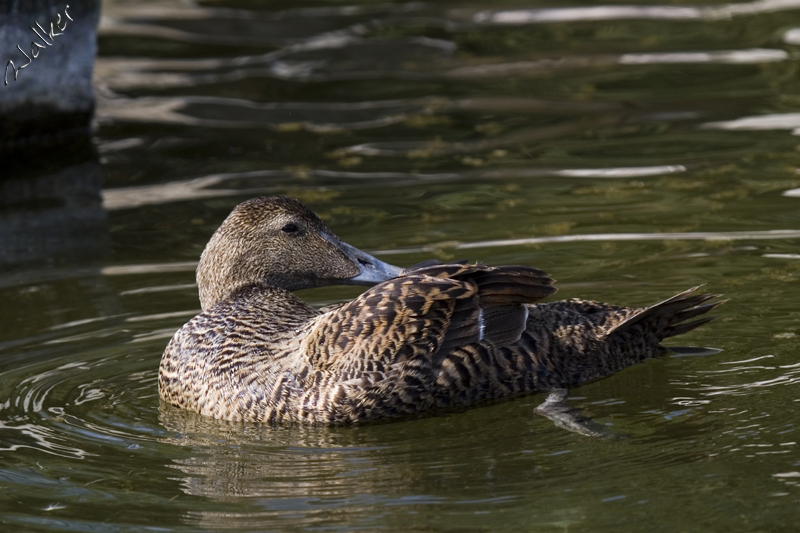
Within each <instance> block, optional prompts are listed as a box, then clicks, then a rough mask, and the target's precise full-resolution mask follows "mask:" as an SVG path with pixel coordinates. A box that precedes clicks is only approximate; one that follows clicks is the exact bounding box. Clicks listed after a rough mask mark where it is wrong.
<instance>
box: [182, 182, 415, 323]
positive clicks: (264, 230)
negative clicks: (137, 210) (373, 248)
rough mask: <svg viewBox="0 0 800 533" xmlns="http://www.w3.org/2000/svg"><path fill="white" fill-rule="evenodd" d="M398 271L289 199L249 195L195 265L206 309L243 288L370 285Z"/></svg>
mask: <svg viewBox="0 0 800 533" xmlns="http://www.w3.org/2000/svg"><path fill="white" fill-rule="evenodd" d="M400 273H401V269H400V268H398V267H395V266H392V265H389V264H387V263H384V262H383V261H379V260H378V259H375V258H374V257H372V256H371V255H369V254H367V253H364V252H362V251H361V250H359V249H357V248H354V247H352V246H350V245H349V244H346V243H343V242H342V241H340V240H339V238H338V237H337V236H336V235H334V233H333V232H332V231H331V230H330V228H328V226H326V225H325V223H324V222H322V220H320V219H319V217H317V215H315V214H314V213H313V212H312V211H311V210H310V209H308V208H307V207H306V206H304V205H303V204H302V203H300V202H299V201H297V200H295V199H293V198H285V197H281V196H274V197H270V198H254V199H252V200H248V201H246V202H243V203H241V204H239V205H238V206H236V208H235V209H234V210H233V212H232V213H231V214H230V215H228V218H226V219H225V221H224V222H223V223H222V225H221V226H220V227H219V229H218V230H217V231H216V232H215V233H214V235H213V236H212V237H211V240H210V241H209V243H208V244H207V245H206V248H205V250H203V255H202V256H201V257H200V264H199V265H198V266H197V285H198V286H199V288H200V304H201V305H202V307H203V310H204V311H206V310H208V309H210V308H211V307H212V306H214V305H215V304H216V303H218V302H220V301H222V300H224V299H225V298H227V297H228V296H230V295H231V294H233V293H234V292H235V291H237V290H238V289H241V288H242V287H245V286H248V285H252V284H254V283H266V284H267V285H270V286H272V287H278V288H281V289H285V290H288V291H294V290H298V289H310V288H312V287H320V286H323V285H333V284H348V285H375V284H376V283H380V282H381V281H386V280H388V279H391V278H393V277H395V276H397V275H399V274H400Z"/></svg>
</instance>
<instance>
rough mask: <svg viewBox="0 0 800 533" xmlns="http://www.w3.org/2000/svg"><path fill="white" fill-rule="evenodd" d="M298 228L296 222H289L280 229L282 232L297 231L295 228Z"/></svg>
mask: <svg viewBox="0 0 800 533" xmlns="http://www.w3.org/2000/svg"><path fill="white" fill-rule="evenodd" d="M299 229H300V228H298V227H297V224H295V223H293V222H290V223H288V224H286V225H285V226H284V227H282V228H281V231H282V232H284V233H297V230H299Z"/></svg>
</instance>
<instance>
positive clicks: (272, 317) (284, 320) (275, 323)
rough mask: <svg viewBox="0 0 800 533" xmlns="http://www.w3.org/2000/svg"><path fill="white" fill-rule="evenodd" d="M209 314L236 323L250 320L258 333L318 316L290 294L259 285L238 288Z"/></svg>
mask: <svg viewBox="0 0 800 533" xmlns="http://www.w3.org/2000/svg"><path fill="white" fill-rule="evenodd" d="M206 312H208V311H206ZM210 312H212V313H217V314H224V315H229V316H236V317H237V318H238V319H245V317H247V316H250V317H251V318H252V320H253V321H254V323H260V324H261V325H262V328H261V329H263V327H267V328H268V329H275V328H277V329H292V328H295V327H297V326H299V325H301V324H303V323H305V322H306V321H307V320H308V319H309V318H311V317H314V316H316V315H318V314H319V311H318V310H316V309H314V308H313V307H311V306H310V305H308V304H306V303H305V302H304V301H303V300H301V299H300V298H298V297H297V296H295V295H294V294H292V293H291V292H289V291H285V290H283V289H278V288H276V287H271V286H269V285H266V284H263V283H253V284H250V285H247V286H245V287H241V288H240V289H238V290H237V291H235V292H234V293H233V294H231V295H230V296H229V297H227V298H225V299H224V300H222V301H221V302H219V303H218V304H216V305H215V306H213V308H212V309H211V311H210ZM264 325H266V326H264Z"/></svg>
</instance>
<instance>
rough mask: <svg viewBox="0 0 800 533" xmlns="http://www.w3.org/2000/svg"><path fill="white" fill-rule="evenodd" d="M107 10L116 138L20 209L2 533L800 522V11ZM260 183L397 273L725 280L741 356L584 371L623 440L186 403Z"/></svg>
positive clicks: (617, 283)
mask: <svg viewBox="0 0 800 533" xmlns="http://www.w3.org/2000/svg"><path fill="white" fill-rule="evenodd" d="M581 7H583V8H585V9H584V10H583V11H581V10H579V9H578V8H581ZM103 15H104V17H105V18H104V19H103V22H102V24H101V28H100V37H99V49H100V57H99V58H98V62H97V65H96V79H95V84H96V87H97V94H98V109H97V116H96V121H95V128H94V138H93V142H94V144H95V146H96V148H97V152H98V156H97V158H96V159H91V158H90V160H89V161H83V162H80V163H76V164H70V166H68V167H67V168H66V169H64V170H59V171H56V174H54V175H55V177H53V178H52V181H48V180H49V179H51V178H50V177H48V176H50V175H49V174H48V175H46V176H44V177H39V178H38V179H41V180H43V181H42V183H44V185H43V186H42V187H43V188H44V189H46V190H47V191H48V194H49V195H50V196H48V198H51V199H50V200H48V201H39V202H36V201H30V199H27V200H25V201H18V202H16V201H15V200H14V199H11V200H9V201H5V203H3V204H2V205H3V206H4V207H2V210H0V217H2V220H0V222H2V224H3V225H4V226H5V227H6V228H11V229H7V230H6V231H7V232H8V233H11V232H13V235H12V237H13V238H11V239H10V240H9V239H8V238H7V236H3V235H0V239H4V238H5V240H0V245H2V244H3V243H6V244H5V246H6V247H7V249H0V252H2V256H3V260H2V263H1V264H0V268H1V270H0V300H2V301H3V302H4V305H3V306H2V307H0V522H1V523H3V524H4V527H3V529H4V530H5V529H7V530H8V531H19V530H22V531H82V532H84V531H85V532H90V531H91V532H115V533H116V532H128V531H234V530H236V531H354V530H364V531H379V530H380V531H397V532H404V531H493V532H494V531H554V532H555V531H559V532H561V531H587V532H589V531H591V532H594V531H609V532H611V531H614V532H617V531H642V530H648V531H664V532H673V531H794V530H795V529H796V524H797V522H798V520H799V519H800V511H798V504H799V503H800V501H799V500H800V486H798V483H800V445H799V444H798V440H800V431H798V414H800V353H798V349H797V348H798V335H800V310H799V309H800V307H798V295H799V294H800V291H799V290H798V280H799V279H800V249H798V245H799V244H800V193H795V192H792V191H793V190H797V189H800V174H798V169H799V168H800V142H798V137H797V136H796V135H793V131H794V130H795V128H800V115H799V114H798V113H800V97H799V96H798V95H799V94H800V91H799V90H798V89H799V88H800V87H799V86H800V79H799V78H798V67H797V65H798V62H797V59H798V54H799V53H800V49H798V47H797V43H800V39H798V37H797V36H796V32H797V31H798V29H797V28H800V1H798V2H792V1H783V2H777V1H770V0H765V1H753V2H737V3H732V4H725V3H722V2H711V3H708V4H700V3H697V2H692V1H675V2H673V3H672V4H668V3H664V4H659V3H655V2H653V3H650V2H640V3H638V4H634V3H625V4H618V5H613V6H608V5H607V6H602V5H600V4H597V3H594V2H588V1H587V2H580V1H577V0H576V2H574V3H571V4H569V6H567V5H565V4H562V3H561V2H545V1H542V2H533V1H509V2H507V3H503V4H500V3H492V2H488V1H484V2H427V3H420V2H409V3H400V2H397V3H374V2H362V3H360V4H357V3H346V2H339V1H318V2H256V1H247V0H237V1H234V2H222V1H221V0H220V1H217V2H198V3H196V4H193V3H186V2H178V1H177V0H176V1H169V0H168V1H166V2H158V3H157V2H123V1H108V2H105V3H104V12H103ZM45 160H46V158H45V157H44V155H42V158H41V160H38V159H36V158H33V159H31V161H30V165H29V168H30V169H32V170H31V174H32V176H33V177H36V176H35V174H36V173H35V170H34V169H35V168H37V166H38V165H43V164H44V161H45ZM48 172H49V171H48ZM51 183H56V184H60V185H58V186H52V185H48V184H51ZM101 183H102V185H101ZM65 184H66V185H65ZM101 187H102V189H101ZM262 194H285V195H291V196H295V197H298V198H300V199H302V200H303V201H305V202H306V203H307V204H308V205H309V206H310V207H311V208H312V209H314V210H315V211H316V212H317V213H318V214H320V216H322V218H323V219H325V220H326V221H327V222H328V224H329V225H330V226H331V227H332V228H333V229H334V231H336V232H337V234H338V235H339V236H340V237H341V238H342V239H344V240H346V241H347V242H349V243H350V244H353V245H354V246H358V247H359V248H362V249H364V250H367V251H369V252H371V253H374V254H375V255H376V256H378V257H379V258H381V259H383V260H386V261H389V262H392V263H395V264H398V265H401V266H408V265H411V264H413V263H415V262H418V261H421V260H424V259H427V258H431V257H434V258H439V259H460V258H467V259H470V260H480V261H483V262H487V263H490V264H508V263H520V264H531V265H535V266H537V267H539V268H542V269H544V270H546V271H547V272H549V273H550V274H551V275H552V276H553V277H554V278H556V279H557V280H558V286H559V288H560V292H559V293H558V295H557V297H558V298H570V297H584V298H594V299H599V300H603V301H608V302H613V303H617V304H625V305H637V306H638V305H647V304H651V303H655V302H657V301H659V300H662V299H664V298H666V297H668V296H671V295H672V294H675V293H677V292H679V291H682V290H684V289H686V288H688V287H692V286H695V285H698V284H701V283H707V284H708V285H707V289H708V290H709V291H712V292H719V293H723V294H725V296H726V297H728V298H730V302H728V303H727V304H726V305H724V306H723V307H722V308H720V309H719V311H718V313H717V314H718V315H719V318H718V319H717V320H716V321H714V322H713V323H712V324H710V325H708V326H706V327H703V328H701V329H699V330H696V331H694V332H692V333H690V334H688V335H686V336H684V337H682V338H680V339H676V340H675V341H674V343H677V344H680V345H697V346H710V347H715V348H719V349H721V350H722V351H721V352H720V353H718V354H715V355H709V356H695V357H669V358H664V359H660V360H655V361H650V362H648V363H646V364H642V365H639V366H636V367H632V368H629V369H627V370H625V371H623V372H621V373H619V374H618V375H615V376H613V377H611V378H609V379H606V380H603V381H600V382H597V383H594V384H591V385H588V386H585V387H581V388H579V389H575V390H574V391H573V395H572V399H571V400H570V401H571V403H572V404H573V405H575V406H578V407H581V408H583V409H584V411H585V413H586V414H588V415H590V416H592V417H593V418H594V419H595V420H596V421H598V422H600V423H602V424H606V425H608V426H609V428H610V429H611V430H612V431H614V432H616V433H618V434H621V435H627V436H628V437H627V438H624V439H621V440H616V441H608V440H597V439H589V438H585V437H581V436H578V435H575V434H573V433H569V432H566V431H564V430H561V429H558V428H556V427H555V426H554V425H553V424H552V423H551V422H550V421H548V420H546V419H544V418H541V417H538V416H535V415H534V414H533V409H534V407H535V406H536V405H538V404H539V403H541V402H542V401H543V399H544V398H543V396H541V395H538V396H531V397H528V398H523V399H518V400H515V401H511V402H508V403H504V404H500V405H494V406H489V407H482V408H478V409H474V410H471V411H468V412H464V413H457V414H449V415H446V416H437V417H432V418H426V419H420V420H412V421H406V422H399V423H394V424H384V425H373V426H364V427H358V428H334V429H328V428H298V427H291V428H290V427H261V426H256V425H230V424H225V423H221V422H217V421H214V420H208V419H204V418H202V417H199V416H195V415H192V414H190V413H183V412H180V411H177V410H174V409H172V408H168V407H166V406H162V405H160V404H159V400H158V394H157V390H156V378H157V372H158V362H159V359H160V357H161V353H162V351H163V349H164V346H165V345H166V343H167V341H168V339H169V338H170V336H171V335H172V333H173V332H174V331H175V330H176V329H177V328H178V327H180V325H182V324H183V323H184V322H185V321H187V320H188V319H189V318H190V317H191V316H193V315H194V314H195V313H196V312H197V310H198V308H199V303H198V300H197V290H196V287H194V285H193V282H194V272H193V269H194V262H196V261H197V259H198V257H199V254H200V252H201V250H202V248H203V246H204V245H205V242H206V241H207V239H208V238H209V236H210V235H211V233H212V232H213V231H214V229H216V227H217V226H218V225H219V223H220V222H221V221H222V219H223V218H224V217H225V216H226V215H227V214H228V213H229V212H230V210H231V209H232V207H233V206H234V205H236V204H237V203H239V202H240V201H242V200H245V199H247V198H250V197H253V196H257V195H262ZM53 195H54V196H55V198H56V199H55V200H52V196H53ZM101 202H102V203H101ZM42 228H44V229H42ZM9 242H10V243H12V244H13V243H16V244H13V245H9V244H8V243H9ZM0 248H2V246H0ZM356 294H358V290H357V289H353V288H329V289H319V290H314V291H304V292H303V293H302V296H303V297H304V298H305V299H307V300H308V301H309V302H312V303H314V304H319V305H322V304H327V303H330V302H334V301H340V300H343V299H345V298H350V297H353V296H354V295H356Z"/></svg>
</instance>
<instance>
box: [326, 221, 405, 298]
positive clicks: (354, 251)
mask: <svg viewBox="0 0 800 533" xmlns="http://www.w3.org/2000/svg"><path fill="white" fill-rule="evenodd" d="M322 236H323V237H324V238H325V239H326V240H328V241H330V242H332V243H333V244H335V245H336V246H337V247H338V248H339V249H340V250H341V251H342V252H344V255H346V256H347V257H348V258H349V259H350V260H351V261H353V263H354V264H355V265H356V266H357V267H358V269H359V270H360V273H359V274H358V275H356V276H353V277H352V278H347V279H342V280H339V283H342V284H344V285H367V286H372V285H376V284H378V283H380V282H382V281H386V280H389V279H392V278H396V277H397V276H399V275H400V274H401V273H402V272H403V269H402V268H400V267H396V266H394V265H390V264H389V263H384V262H383V261H381V260H380V259H376V258H374V257H372V256H371V255H369V254H368V253H366V252H362V251H361V250H359V249H358V248H356V247H355V246H350V245H349V244H347V243H346V242H342V241H340V240H339V239H337V238H336V237H334V236H333V235H327V234H324V233H323V234H322Z"/></svg>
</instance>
